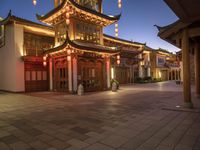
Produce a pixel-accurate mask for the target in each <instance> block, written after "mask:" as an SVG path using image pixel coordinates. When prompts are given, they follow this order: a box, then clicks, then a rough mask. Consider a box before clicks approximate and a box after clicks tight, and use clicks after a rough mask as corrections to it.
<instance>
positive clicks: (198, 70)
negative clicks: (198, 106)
mask: <svg viewBox="0 0 200 150" xmlns="http://www.w3.org/2000/svg"><path fill="white" fill-rule="evenodd" d="M194 64H195V86H196V95H197V97H199V98H200V46H199V43H196V44H195V63H194Z"/></svg>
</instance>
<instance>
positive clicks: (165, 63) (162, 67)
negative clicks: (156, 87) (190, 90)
mask: <svg viewBox="0 0 200 150" xmlns="http://www.w3.org/2000/svg"><path fill="white" fill-rule="evenodd" d="M151 73H152V74H151V76H152V77H153V78H155V79H161V80H162V81H168V80H180V73H181V68H180V63H179V61H178V60H177V56H176V54H173V53H170V52H169V51H167V50H164V49H161V48H160V49H157V50H152V52H151Z"/></svg>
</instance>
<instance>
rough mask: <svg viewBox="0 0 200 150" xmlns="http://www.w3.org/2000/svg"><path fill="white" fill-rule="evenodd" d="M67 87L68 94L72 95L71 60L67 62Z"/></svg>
mask: <svg viewBox="0 0 200 150" xmlns="http://www.w3.org/2000/svg"><path fill="white" fill-rule="evenodd" d="M68 87H69V92H70V93H72V60H68Z"/></svg>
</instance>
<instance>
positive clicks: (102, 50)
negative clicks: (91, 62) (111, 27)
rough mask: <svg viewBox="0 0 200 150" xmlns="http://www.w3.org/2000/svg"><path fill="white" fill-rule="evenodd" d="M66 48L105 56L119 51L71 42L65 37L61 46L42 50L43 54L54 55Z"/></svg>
mask: <svg viewBox="0 0 200 150" xmlns="http://www.w3.org/2000/svg"><path fill="white" fill-rule="evenodd" d="M67 35H68V34H67ZM68 46H71V47H73V48H75V49H78V50H82V51H89V52H96V53H105V54H118V53H120V50H118V49H115V50H114V49H113V48H112V47H106V46H102V45H96V44H87V43H82V42H78V41H71V40H70V39H69V37H68V36H67V38H66V40H65V42H64V43H63V44H62V45H60V46H58V47H55V48H52V49H48V50H44V54H51V53H56V52H59V51H60V50H63V49H65V48H66V47H68Z"/></svg>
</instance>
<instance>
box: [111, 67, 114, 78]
mask: <svg viewBox="0 0 200 150" xmlns="http://www.w3.org/2000/svg"><path fill="white" fill-rule="evenodd" d="M111 79H114V68H111Z"/></svg>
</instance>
